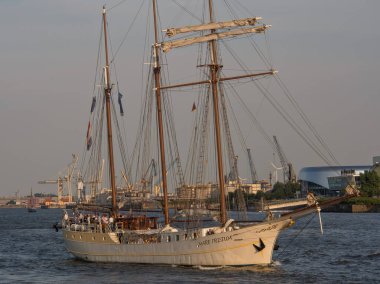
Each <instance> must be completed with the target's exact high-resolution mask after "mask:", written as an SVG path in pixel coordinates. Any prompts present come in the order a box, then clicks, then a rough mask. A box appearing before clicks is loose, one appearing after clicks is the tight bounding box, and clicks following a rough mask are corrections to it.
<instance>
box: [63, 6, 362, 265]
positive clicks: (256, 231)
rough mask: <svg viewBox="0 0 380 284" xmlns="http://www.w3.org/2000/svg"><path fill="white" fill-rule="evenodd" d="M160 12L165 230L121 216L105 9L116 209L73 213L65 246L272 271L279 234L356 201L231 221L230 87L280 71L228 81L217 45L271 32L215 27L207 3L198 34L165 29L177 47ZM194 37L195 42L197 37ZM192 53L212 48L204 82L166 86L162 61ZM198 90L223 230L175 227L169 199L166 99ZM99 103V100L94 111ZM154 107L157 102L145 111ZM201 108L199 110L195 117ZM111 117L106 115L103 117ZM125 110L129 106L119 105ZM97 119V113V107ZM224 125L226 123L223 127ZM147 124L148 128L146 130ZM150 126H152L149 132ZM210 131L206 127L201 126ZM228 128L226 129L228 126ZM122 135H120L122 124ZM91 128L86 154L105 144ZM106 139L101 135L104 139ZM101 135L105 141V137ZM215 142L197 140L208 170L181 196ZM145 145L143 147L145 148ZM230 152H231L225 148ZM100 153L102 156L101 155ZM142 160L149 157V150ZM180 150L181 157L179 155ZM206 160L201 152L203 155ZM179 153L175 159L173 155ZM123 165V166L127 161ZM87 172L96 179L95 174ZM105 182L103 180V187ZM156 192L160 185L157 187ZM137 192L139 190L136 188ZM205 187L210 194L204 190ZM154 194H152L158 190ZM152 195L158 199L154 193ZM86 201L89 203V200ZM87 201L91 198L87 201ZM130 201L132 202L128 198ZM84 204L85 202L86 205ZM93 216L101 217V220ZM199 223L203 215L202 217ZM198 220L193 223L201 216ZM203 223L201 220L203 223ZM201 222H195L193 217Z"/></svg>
mask: <svg viewBox="0 0 380 284" xmlns="http://www.w3.org/2000/svg"><path fill="white" fill-rule="evenodd" d="M151 3H152V9H153V13H152V14H153V23H154V44H153V46H152V62H151V63H150V66H151V67H152V69H151V71H152V72H151V74H152V77H153V79H152V84H148V88H149V89H150V90H153V92H154V96H153V98H154V99H155V115H156V125H157V130H158V135H157V137H158V148H159V151H158V153H159V161H160V169H161V176H160V181H159V183H158V184H159V188H160V189H162V197H160V201H161V202H162V204H163V206H162V207H163V208H162V210H163V224H160V222H159V217H157V216H149V215H147V214H134V213H133V212H132V211H128V212H125V213H123V212H122V211H121V208H122V205H123V204H124V203H125V200H123V196H124V197H126V196H127V195H126V193H128V192H129V193H130V194H131V192H132V191H133V190H131V188H132V187H133V185H131V184H130V186H129V187H126V188H120V187H118V186H117V182H116V173H115V157H114V142H113V125H114V124H115V123H114V122H113V119H114V118H115V117H114V116H113V115H114V114H115V107H114V105H113V99H112V88H113V84H112V83H111V72H110V68H111V63H110V60H109V48H108V34H107V18H106V9H105V7H103V12H102V24H103V27H102V28H103V40H104V50H105V55H104V59H105V66H104V67H103V75H102V78H103V83H102V86H103V87H102V89H103V90H102V93H103V94H102V98H101V99H100V102H99V103H100V104H101V111H99V113H101V114H102V115H103V114H104V115H105V120H106V122H105V124H106V129H107V130H106V136H107V153H108V168H109V181H110V191H111V195H110V196H111V200H112V202H111V206H110V207H109V208H105V207H100V205H99V204H95V205H94V204H92V205H91V204H85V202H82V203H81V206H78V208H77V209H76V211H75V217H74V218H72V217H70V216H69V214H68V213H65V214H64V217H63V219H62V232H63V237H64V242H65V246H66V248H67V250H68V251H69V252H70V253H72V254H73V255H74V256H75V257H77V258H79V259H83V260H86V261H99V262H126V263H151V264H153V263H155V264H173V265H191V266H224V265H227V266H240V265H256V264H260V265H262V264H270V263H271V261H272V255H273V250H274V248H275V245H276V240H277V238H278V235H279V233H280V232H281V231H282V230H284V229H286V228H289V227H290V226H292V225H293V224H294V222H295V220H297V219H298V218H301V217H303V216H305V215H308V214H311V213H315V212H319V211H320V210H321V209H322V208H324V207H325V206H330V205H333V204H336V203H339V202H341V201H343V200H345V199H347V198H350V197H352V196H355V195H356V193H354V192H351V193H350V194H348V193H347V194H346V195H345V196H342V197H337V198H334V199H332V200H329V201H328V202H325V203H318V202H317V201H316V199H315V198H312V196H309V197H310V198H309V201H310V202H309V203H308V206H306V207H305V208H301V209H298V210H296V211H292V212H290V213H287V214H285V215H283V216H281V217H278V218H267V219H265V220H263V221H260V222H254V221H249V220H234V219H231V218H230V217H229V216H228V211H227V209H226V207H227V206H226V192H225V191H226V190H225V186H226V177H225V175H226V169H225V165H224V164H225V163H224V161H223V157H224V155H223V149H224V148H225V147H227V146H228V148H229V149H231V148H232V146H231V143H232V140H231V139H230V138H227V139H223V137H222V136H223V135H222V126H221V125H222V124H223V126H224V128H223V129H224V133H227V137H229V136H230V134H229V132H228V124H226V123H227V122H228V119H227V115H226V109H225V104H224V103H223V101H224V100H225V97H224V93H223V84H226V83H227V82H230V81H234V80H242V79H247V80H248V79H252V78H256V77H264V76H273V75H274V74H275V73H276V71H275V70H268V71H265V72H260V73H254V74H251V73H247V74H243V75H241V74H240V75H236V76H223V73H222V64H221V62H220V53H219V50H218V42H219V41H220V40H231V39H235V38H239V37H245V36H249V35H252V34H260V33H264V32H265V31H266V30H267V29H268V28H269V27H270V26H268V25H264V24H259V23H260V20H261V18H260V17H251V18H244V19H234V20H231V21H224V22H218V21H216V19H215V15H214V10H213V3H212V0H209V1H208V2H206V3H207V8H208V13H207V18H208V19H207V20H206V22H205V23H202V24H199V25H193V26H185V27H181V28H169V29H166V31H165V32H166V36H165V38H168V39H169V38H176V39H173V40H171V39H170V40H167V41H161V39H160V37H159V30H158V13H157V11H158V9H157V3H156V0H152V2H151ZM187 34H191V35H192V36H191V37H186V38H184V35H187ZM193 35H194V36H193ZM191 45H199V46H201V45H202V46H206V49H207V52H206V53H207V56H206V57H205V61H204V62H203V63H202V64H200V65H199V66H198V67H200V68H202V74H203V75H204V76H205V78H204V79H202V80H199V81H197V82H186V83H179V84H174V85H165V84H163V79H162V74H161V69H162V65H163V61H162V58H163V53H168V52H169V51H170V50H173V49H176V48H180V47H187V46H191ZM193 86H203V87H205V89H206V90H207V92H208V95H207V96H205V97H207V102H206V103H205V105H206V106H208V105H210V106H211V107H210V109H211V111H210V112H209V111H208V108H205V110H204V113H206V112H207V114H208V113H212V114H213V118H212V119H210V120H211V121H213V126H214V127H213V130H214V132H213V133H212V135H210V136H211V137H212V138H210V139H213V141H212V142H213V143H212V144H214V145H215V150H214V151H213V153H214V154H213V155H214V157H215V160H216V168H215V172H216V173H217V182H216V185H215V186H214V187H215V188H216V189H217V190H218V192H219V194H218V196H219V197H218V199H219V200H218V203H219V204H218V205H217V206H214V207H215V208H216V209H218V211H219V212H220V213H219V214H218V216H217V220H216V222H213V223H207V222H201V221H199V222H193V221H194V219H190V218H188V219H186V220H187V221H188V223H186V224H189V223H191V224H192V225H186V226H176V225H174V224H175V220H173V216H170V214H169V193H168V186H169V185H168V184H169V182H168V180H167V174H168V171H169V170H170V169H169V168H170V167H172V166H173V165H172V164H169V166H167V162H166V161H167V158H168V157H172V156H174V158H173V159H172V161H175V162H177V163H178V160H179V158H178V157H177V154H176V153H177V151H178V149H176V146H172V147H170V153H169V154H168V151H167V148H168V145H171V144H170V143H168V141H166V140H165V137H166V136H165V133H173V130H171V129H168V128H167V127H165V126H168V127H169V125H168V123H166V124H165V122H164V121H165V119H166V118H167V117H168V116H169V115H168V114H167V113H165V112H164V109H165V107H164V106H163V102H164V101H165V95H164V92H167V91H168V90H172V89H176V88H186V87H193ZM120 100H121V95H120V93H119V97H118V102H119V103H120ZM95 101H96V99H95V98H94V100H93V103H95ZM146 104H147V105H149V107H152V101H150V103H146ZM195 108H196V106H195V104H194V107H193V109H195ZM104 110H105V111H104ZM120 110H121V111H122V106H121V104H120ZM143 112H144V113H146V114H148V115H150V114H151V112H150V111H149V109H148V110H146V109H145V110H144V111H143ZM91 113H93V107H91ZM201 120H203V122H207V123H209V121H208V115H207V116H204V118H203V119H201ZM221 120H223V121H222V122H221ZM97 123H98V124H102V123H103V119H100V120H97ZM144 123H145V122H144ZM144 123H143V125H144V126H145V124H144ZM202 125H206V123H202ZM226 125H227V126H226ZM116 126H117V128H118V127H119V126H118V124H116ZM207 127H208V126H204V129H201V130H199V132H203V133H204V132H207V131H206V128H207ZM91 130H92V125H91V124H90V123H89V126H88V131H87V134H88V135H87V146H88V148H90V147H91V146H94V145H92V144H93V143H95V142H99V140H101V138H100V136H98V137H97V138H96V139H94V140H96V141H92V137H91V135H90V134H91ZM99 133H100V132H98V134H99ZM99 135H100V134H99ZM148 136H150V135H149V134H147V133H145V134H140V135H139V138H138V140H144V139H145V138H146V137H148ZM210 139H208V138H204V137H203V138H198V140H197V141H198V142H199V140H201V142H199V143H198V142H197V141H196V139H194V143H193V145H192V146H191V147H194V149H195V150H194V151H196V152H198V160H201V164H203V166H198V167H196V169H195V170H194V171H195V172H196V174H195V176H196V180H195V182H194V183H195V185H194V186H192V185H191V183H188V184H185V182H184V180H183V176H182V177H181V182H180V188H181V187H182V188H193V189H194V190H196V189H197V188H198V189H200V188H202V186H203V185H202V179H201V178H199V177H200V176H202V174H203V172H204V171H205V168H204V164H205V163H206V161H205V159H203V160H202V158H203V157H205V156H206V154H207V153H205V152H206V150H205V148H204V147H203V146H199V147H198V148H196V147H195V146H194V145H195V144H197V143H198V144H197V145H199V144H202V145H203V144H204V143H205V142H207V141H206V140H210ZM146 144H147V143H145V144H144V145H146ZM226 145H227V146H226ZM98 149H99V148H98ZM141 149H142V150H140V152H146V151H145V148H144V147H142V148H141ZM173 149H174V150H173ZM199 152H201V153H200V154H199ZM173 153H175V154H173ZM227 156H229V158H230V159H229V160H230V161H231V160H232V161H233V160H234V157H235V156H234V153H233V151H230V152H229V153H228V155H227ZM91 157H93V158H94V159H97V160H98V161H100V160H101V156H100V155H99V154H97V155H95V154H93V155H91ZM122 160H123V161H124V159H122ZM153 167H154V168H155V163H153V162H152V163H151V164H149V167H145V169H146V171H148V170H152V169H153ZM88 171H91V170H90V169H88ZM230 171H231V173H232V176H234V179H235V180H237V181H238V182H237V183H239V176H238V172H237V166H236V163H233V162H230ZM93 173H94V176H93V178H92V179H91V180H84V179H83V181H82V177H80V178H78V180H79V179H80V180H81V186H80V187H78V190H83V184H87V185H88V186H90V187H91V188H96V187H97V186H99V183H100V182H101V181H99V179H100V178H99V177H100V176H102V174H101V170H99V168H96V169H95V170H93ZM129 173H130V171H129V170H128V169H125V170H124V171H123V172H122V176H123V178H124V180H125V181H127V182H129V181H130V180H131V177H130V174H129ZM100 180H101V179H100ZM146 183H147V181H146V180H145V179H144V181H143V182H141V183H140V185H141V187H142V192H144V190H146V187H144V185H146ZM150 184H151V186H152V187H153V186H154V184H157V183H154V182H153V181H150ZM135 186H136V185H135ZM203 187H204V186H203ZM152 191H153V190H152ZM152 191H151V192H152ZM84 196H85V195H82V197H84ZM190 197H192V198H190V200H192V201H193V203H192V204H191V205H192V206H193V207H192V209H196V208H197V207H196V205H204V204H199V203H197V202H196V196H190ZM83 199H84V198H83ZM124 199H125V198H124ZM127 199H128V198H127ZM82 201H83V200H82ZM199 209H203V210H207V207H205V206H200V207H199ZM94 212H96V213H95V214H94ZM195 215H197V214H195ZM195 215H193V217H194V216H195ZM198 217H199V218H200V217H201V216H199V215H197V218H198ZM194 218H195V217H194Z"/></svg>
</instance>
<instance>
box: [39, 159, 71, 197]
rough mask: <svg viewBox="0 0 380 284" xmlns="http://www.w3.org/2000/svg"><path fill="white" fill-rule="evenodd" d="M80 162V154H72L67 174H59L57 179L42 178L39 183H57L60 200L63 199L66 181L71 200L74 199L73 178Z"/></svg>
mask: <svg viewBox="0 0 380 284" xmlns="http://www.w3.org/2000/svg"><path fill="white" fill-rule="evenodd" d="M77 162H78V156H77V155H75V154H72V161H71V163H70V164H69V165H68V166H67V168H66V173H67V174H66V175H65V176H63V177H62V176H61V175H59V176H58V178H57V179H54V180H40V181H39V182H38V183H39V184H57V196H58V202H59V201H60V200H61V199H62V195H63V183H64V182H66V185H67V192H68V195H69V202H72V201H73V197H72V190H71V183H72V178H73V173H74V170H75V168H76V165H77Z"/></svg>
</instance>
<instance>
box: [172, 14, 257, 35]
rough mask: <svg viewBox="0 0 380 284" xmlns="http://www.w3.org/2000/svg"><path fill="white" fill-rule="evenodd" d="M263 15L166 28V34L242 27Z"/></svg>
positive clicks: (254, 22)
mask: <svg viewBox="0 0 380 284" xmlns="http://www.w3.org/2000/svg"><path fill="white" fill-rule="evenodd" d="M261 19H262V18H261V17H255V18H246V19H238V20H233V21H228V22H218V23H208V24H202V25H196V26H186V27H182V28H169V29H167V30H165V32H166V35H167V36H168V37H172V36H175V35H177V34H182V33H188V32H199V31H205V30H217V29H225V28H233V27H242V26H254V25H255V24H256V22H257V21H258V20H261Z"/></svg>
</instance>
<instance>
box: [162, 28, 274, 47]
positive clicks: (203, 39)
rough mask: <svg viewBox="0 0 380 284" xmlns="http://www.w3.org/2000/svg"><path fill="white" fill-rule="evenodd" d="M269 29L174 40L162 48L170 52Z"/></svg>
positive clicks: (248, 29) (235, 31) (249, 29)
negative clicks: (196, 44)
mask: <svg viewBox="0 0 380 284" xmlns="http://www.w3.org/2000/svg"><path fill="white" fill-rule="evenodd" d="M269 27H271V26H270V25H263V26H260V27H255V28H244V29H237V30H232V31H228V32H222V33H212V34H208V35H205V36H200V37H193V38H186V39H179V40H173V41H168V42H162V43H160V47H161V48H162V51H163V52H168V51H170V50H171V49H172V48H176V47H183V46H188V45H192V44H195V43H202V42H208V41H211V40H219V39H223V38H232V37H236V36H240V35H245V34H250V33H262V32H264V31H265V30H266V29H267V28H269Z"/></svg>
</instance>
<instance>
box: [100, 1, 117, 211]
mask: <svg viewBox="0 0 380 284" xmlns="http://www.w3.org/2000/svg"><path fill="white" fill-rule="evenodd" d="M103 30H104V48H105V60H106V66H105V67H104V83H105V87H104V95H105V97H106V115H107V140H108V158H109V171H110V172H109V174H110V180H111V190H112V214H113V216H114V217H115V216H116V215H117V212H118V207H117V204H116V182H115V163H114V157H113V143H112V123H111V84H110V68H109V61H108V45H107V18H106V7H105V6H103Z"/></svg>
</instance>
